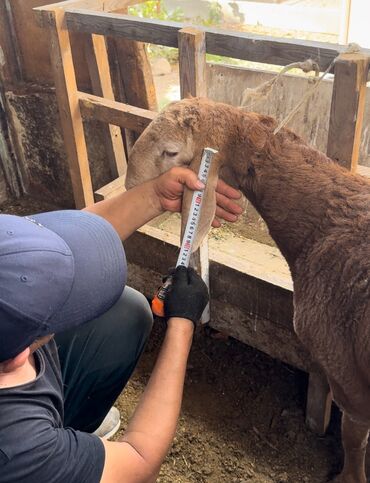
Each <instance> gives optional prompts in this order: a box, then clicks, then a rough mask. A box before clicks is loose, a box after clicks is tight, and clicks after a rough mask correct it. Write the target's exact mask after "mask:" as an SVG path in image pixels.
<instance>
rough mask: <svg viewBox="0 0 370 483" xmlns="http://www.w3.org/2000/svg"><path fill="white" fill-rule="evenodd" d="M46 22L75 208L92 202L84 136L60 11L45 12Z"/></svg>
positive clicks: (63, 20) (62, 16)
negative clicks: (46, 13) (48, 30)
mask: <svg viewBox="0 0 370 483" xmlns="http://www.w3.org/2000/svg"><path fill="white" fill-rule="evenodd" d="M48 16H49V20H48V23H49V25H50V59H51V64H52V68H53V72H54V79H55V87H56V93H57V100H58V106H59V114H60V120H61V124H62V129H63V136H64V145H65V149H66V152H67V157H68V164H69V171H70V175H71V180H72V188H73V195H74V199H75V203H76V207H77V208H83V207H85V206H86V205H89V204H91V203H93V202H94V196H93V190H92V185H91V176H90V168H89V162H88V157H87V149H86V140H85V134H84V130H83V124H82V117H81V113H80V108H79V99H78V95H77V85H76V76H75V71H74V67H73V60H72V52H71V44H70V40H69V35H68V30H67V28H66V24H65V17H64V12H63V11H61V10H59V11H55V12H49V13H48Z"/></svg>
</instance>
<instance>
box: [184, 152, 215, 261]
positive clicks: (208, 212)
mask: <svg viewBox="0 0 370 483" xmlns="http://www.w3.org/2000/svg"><path fill="white" fill-rule="evenodd" d="M218 159H219V156H218V155H216V156H214V158H213V160H212V163H211V167H210V170H209V173H208V180H207V184H206V187H205V189H204V195H203V202H202V210H201V214H200V219H199V222H198V228H197V233H196V236H195V240H194V242H193V249H192V251H193V252H194V251H195V250H197V249H198V248H199V246H200V244H201V243H202V241H203V239H204V238H205V237H206V236H207V234H208V232H209V230H210V228H211V225H212V221H213V218H214V216H215V212H216V185H217V181H218V165H219V162H218ZM199 165H200V158H199V159H198V157H197V159H196V160H194V161H193V162H192V163H191V165H190V168H191V169H192V170H193V171H195V172H196V173H198V172H199ZM193 193H194V192H193V191H192V190H189V189H187V188H185V191H184V196H183V199H182V211H181V240H182V237H183V235H184V232H185V228H186V223H187V221H188V218H189V211H190V207H191V201H192V197H193Z"/></svg>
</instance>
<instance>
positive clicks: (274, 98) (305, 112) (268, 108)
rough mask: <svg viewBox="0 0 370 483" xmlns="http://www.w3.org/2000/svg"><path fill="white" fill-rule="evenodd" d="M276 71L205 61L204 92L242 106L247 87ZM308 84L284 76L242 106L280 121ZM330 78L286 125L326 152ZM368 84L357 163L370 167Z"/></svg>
mask: <svg viewBox="0 0 370 483" xmlns="http://www.w3.org/2000/svg"><path fill="white" fill-rule="evenodd" d="M275 75H276V74H275V73H273V72H267V71H261V70H256V69H245V68H241V67H231V66H224V65H219V64H207V95H208V97H210V98H211V99H214V100H216V101H220V102H227V103H229V104H232V105H234V106H240V105H242V101H243V97H244V93H245V91H246V90H247V89H252V90H253V89H255V88H256V87H257V86H258V85H260V84H263V83H264V82H267V81H270V80H271V79H272V78H273V77H274V76H275ZM310 87H311V84H310V82H309V80H308V79H307V78H305V77H302V76H297V75H285V76H283V77H281V78H280V80H279V82H278V83H277V84H276V85H275V87H274V89H273V90H272V91H271V93H270V95H269V96H266V97H251V98H250V100H249V102H248V103H247V104H246V106H245V108H246V109H247V110H249V111H256V112H260V113H261V114H266V115H269V116H273V117H275V118H277V119H278V120H280V121H281V120H283V119H284V118H285V117H286V116H287V115H288V114H289V113H290V112H291V110H292V109H294V107H295V106H296V105H297V103H298V102H299V101H300V99H302V97H303V96H304V95H305V94H306V92H307V90H308V89H309V88H310ZM332 92H333V81H332V80H324V81H323V82H322V83H321V84H320V86H319V88H318V89H317V90H316V91H315V92H314V94H313V95H312V96H311V97H310V98H309V99H308V100H307V102H306V104H305V105H304V106H302V108H301V109H300V110H299V111H298V112H297V113H296V115H295V116H294V117H293V119H292V120H291V121H290V122H289V124H288V127H290V128H291V129H293V130H294V131H295V132H296V133H297V134H298V135H300V136H302V137H303V138H304V139H305V140H306V141H307V142H308V143H310V144H311V145H312V146H314V147H315V148H317V149H319V150H320V151H323V152H325V151H326V147H327V141H328V128H329V115H330V106H331V98H332ZM369 125H370V87H368V88H367V96H366V102H365V115H364V123H363V129H362V134H361V143H360V155H359V163H360V164H362V165H366V166H370V129H369V128H368V126H369Z"/></svg>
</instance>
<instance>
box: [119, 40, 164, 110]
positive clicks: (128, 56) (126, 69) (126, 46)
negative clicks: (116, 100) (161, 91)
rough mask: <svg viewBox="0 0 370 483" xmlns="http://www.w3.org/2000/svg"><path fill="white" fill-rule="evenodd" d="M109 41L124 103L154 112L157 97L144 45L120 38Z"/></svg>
mask: <svg viewBox="0 0 370 483" xmlns="http://www.w3.org/2000/svg"><path fill="white" fill-rule="evenodd" d="M111 40H112V42H113V44H114V48H115V53H116V59H117V63H118V66H119V71H120V77H121V80H122V84H123V89H124V93H125V102H127V103H128V104H131V105H132V106H136V107H141V108H142V109H148V110H150V111H156V110H157V97H156V92H155V85H154V80H153V74H152V69H151V66H150V63H149V60H148V56H147V53H146V48H145V44H144V43H143V42H136V41H132V40H127V39H125V38H122V37H119V38H117V37H116V38H114V39H111Z"/></svg>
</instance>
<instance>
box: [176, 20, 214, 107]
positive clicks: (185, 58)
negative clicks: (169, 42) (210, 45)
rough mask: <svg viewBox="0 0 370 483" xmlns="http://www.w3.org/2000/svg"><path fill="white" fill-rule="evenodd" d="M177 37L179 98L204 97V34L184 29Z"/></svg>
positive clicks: (195, 30) (205, 87)
mask: <svg viewBox="0 0 370 483" xmlns="http://www.w3.org/2000/svg"><path fill="white" fill-rule="evenodd" d="M178 37H179V41H178V45H179V69H180V93H181V98H182V99H183V98H184V97H189V96H192V95H193V96H199V97H206V95H207V84H206V61H205V58H206V57H205V55H206V39H205V33H204V32H202V31H200V30H198V29H196V28H194V27H186V28H184V29H182V30H180V31H179V34H178Z"/></svg>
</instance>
